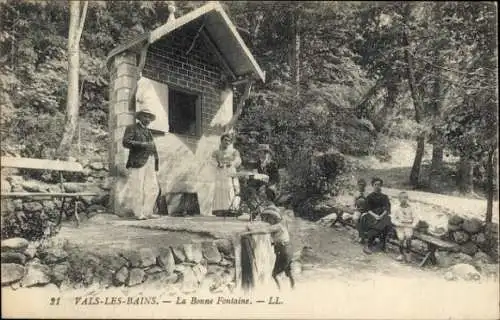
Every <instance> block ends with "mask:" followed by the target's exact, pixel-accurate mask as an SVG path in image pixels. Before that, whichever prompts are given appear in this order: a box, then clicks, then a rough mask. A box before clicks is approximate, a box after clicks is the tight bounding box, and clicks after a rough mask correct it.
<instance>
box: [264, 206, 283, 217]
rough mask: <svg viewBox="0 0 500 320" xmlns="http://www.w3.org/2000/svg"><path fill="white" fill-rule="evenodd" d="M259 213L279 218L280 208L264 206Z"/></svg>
mask: <svg viewBox="0 0 500 320" xmlns="http://www.w3.org/2000/svg"><path fill="white" fill-rule="evenodd" d="M261 215H262V216H271V217H274V218H276V219H278V220H281V214H280V209H278V208H277V207H276V206H274V205H271V206H267V207H265V208H264V210H263V211H262V213H261Z"/></svg>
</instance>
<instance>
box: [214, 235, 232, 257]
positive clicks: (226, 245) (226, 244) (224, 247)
mask: <svg viewBox="0 0 500 320" xmlns="http://www.w3.org/2000/svg"><path fill="white" fill-rule="evenodd" d="M215 245H216V246H217V250H219V252H222V253H223V254H224V255H226V256H231V255H233V244H232V243H231V240H229V239H218V240H216V241H215Z"/></svg>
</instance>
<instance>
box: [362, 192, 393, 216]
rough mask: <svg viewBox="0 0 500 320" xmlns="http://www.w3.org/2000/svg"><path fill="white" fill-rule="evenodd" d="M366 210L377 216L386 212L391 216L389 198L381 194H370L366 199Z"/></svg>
mask: <svg viewBox="0 0 500 320" xmlns="http://www.w3.org/2000/svg"><path fill="white" fill-rule="evenodd" d="M366 205H367V209H368V210H371V211H373V213H375V214H377V215H381V214H382V212H384V211H387V214H388V215H390V214H391V201H390V200H389V197H388V196H386V195H385V194H383V193H377V192H372V193H370V194H369V195H368V197H366Z"/></svg>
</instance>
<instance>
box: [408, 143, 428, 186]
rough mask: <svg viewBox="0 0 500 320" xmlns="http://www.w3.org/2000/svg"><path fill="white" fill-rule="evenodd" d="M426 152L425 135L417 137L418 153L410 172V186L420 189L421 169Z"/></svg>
mask: <svg viewBox="0 0 500 320" xmlns="http://www.w3.org/2000/svg"><path fill="white" fill-rule="evenodd" d="M424 151H425V136H424V135H423V134H421V135H419V136H418V137H417V151H416V152H415V159H414V160H413V165H412V167H411V172H410V184H411V185H412V186H413V187H419V177H420V168H421V166H422V159H423V157H424Z"/></svg>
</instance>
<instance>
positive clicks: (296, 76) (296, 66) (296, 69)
mask: <svg viewBox="0 0 500 320" xmlns="http://www.w3.org/2000/svg"><path fill="white" fill-rule="evenodd" d="M299 10H300V9H298V8H297V9H296V10H295V12H294V19H293V21H294V24H293V25H294V37H293V42H294V44H293V82H294V85H295V94H296V96H297V98H298V97H299V96H300V11H299Z"/></svg>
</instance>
